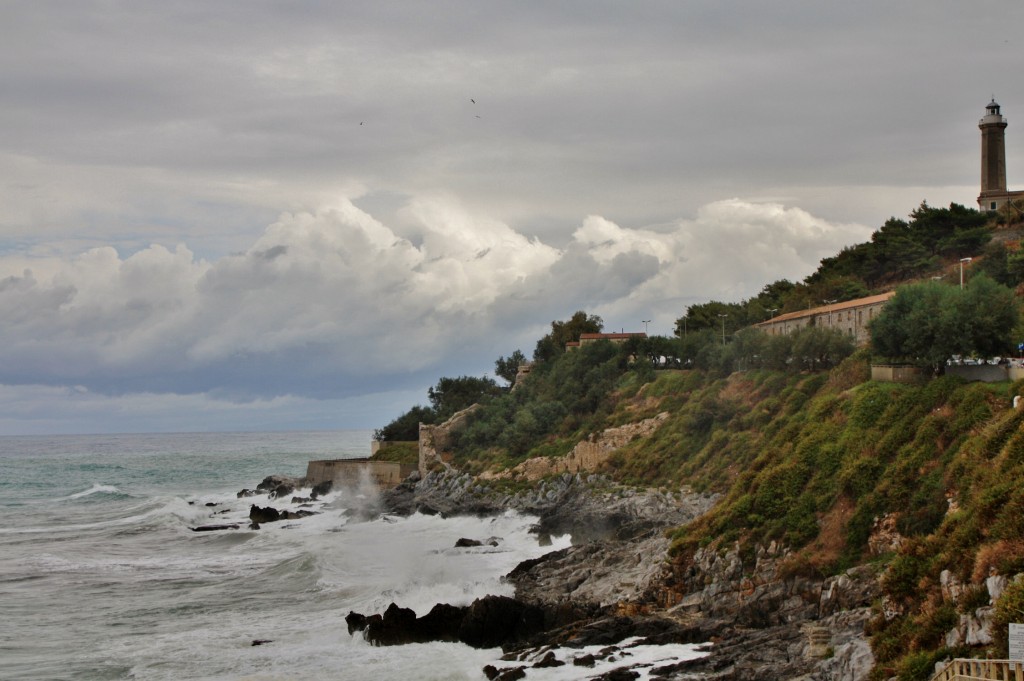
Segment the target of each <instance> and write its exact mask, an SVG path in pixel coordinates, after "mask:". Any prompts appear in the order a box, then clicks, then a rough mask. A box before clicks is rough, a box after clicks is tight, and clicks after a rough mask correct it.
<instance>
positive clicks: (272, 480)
mask: <svg viewBox="0 0 1024 681" xmlns="http://www.w3.org/2000/svg"><path fill="white" fill-rule="evenodd" d="M305 482H306V481H305V479H304V478H293V477H291V476H288V475H268V476H267V477H265V478H263V481H262V482H260V484H258V485H256V491H257V492H273V491H274V490H276V489H277V488H278V487H280V486H281V485H286V486H291V488H292V489H295V488H296V487H302V486H303V485H304V484H305Z"/></svg>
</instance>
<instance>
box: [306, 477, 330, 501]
mask: <svg viewBox="0 0 1024 681" xmlns="http://www.w3.org/2000/svg"><path fill="white" fill-rule="evenodd" d="M333 488H334V481H333V480H324V481H323V482H320V483H317V484H316V485H313V489H312V491H311V492H310V493H309V497H310V499H313V500H314V501H315V500H316V499H319V498H320V497H322V496H323V495H325V494H329V493H330V491H331V489H333Z"/></svg>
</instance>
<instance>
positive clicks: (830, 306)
mask: <svg viewBox="0 0 1024 681" xmlns="http://www.w3.org/2000/svg"><path fill="white" fill-rule="evenodd" d="M836 300H838V299H833V300H823V301H821V302H823V303H825V304H826V305H828V328H830V329H831V328H832V304H833V303H834V302H836Z"/></svg>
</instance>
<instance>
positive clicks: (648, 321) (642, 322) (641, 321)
mask: <svg viewBox="0 0 1024 681" xmlns="http://www.w3.org/2000/svg"><path fill="white" fill-rule="evenodd" d="M640 323H641V324H643V325H644V333H647V325H648V324H650V323H651V320H650V319H641V320H640Z"/></svg>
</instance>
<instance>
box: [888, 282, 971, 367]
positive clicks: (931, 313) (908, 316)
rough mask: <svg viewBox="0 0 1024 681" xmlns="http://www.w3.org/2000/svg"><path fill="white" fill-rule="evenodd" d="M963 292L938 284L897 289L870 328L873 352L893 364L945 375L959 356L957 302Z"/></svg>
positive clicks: (929, 283) (912, 285) (930, 283)
mask: <svg viewBox="0 0 1024 681" xmlns="http://www.w3.org/2000/svg"><path fill="white" fill-rule="evenodd" d="M958 293H959V289H957V288H954V287H952V286H949V285H946V284H940V283H938V282H935V281H927V282H922V283H919V284H909V285H907V286H901V287H900V288H898V289H896V295H895V296H893V297H892V299H891V300H890V301H889V302H888V303H886V305H885V307H884V308H882V311H881V313H879V315H878V316H877V317H875V318H874V319H873V320H872V321H871V322H870V325H869V327H868V328H869V329H870V330H871V347H872V350H873V351H874V352H875V353H877V354H879V355H881V356H883V357H886V358H888V359H889V360H893V361H900V362H909V363H911V364H918V365H921V366H926V367H930V368H931V369H932V370H933V371H934V372H935V373H942V371H943V367H944V366H945V364H946V360H947V359H949V357H950V356H951V355H954V354H959V353H958V352H957V349H958V348H959V347H960V342H959V339H957V338H956V323H955V316H956V314H955V312H956V298H957V294H958Z"/></svg>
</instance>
